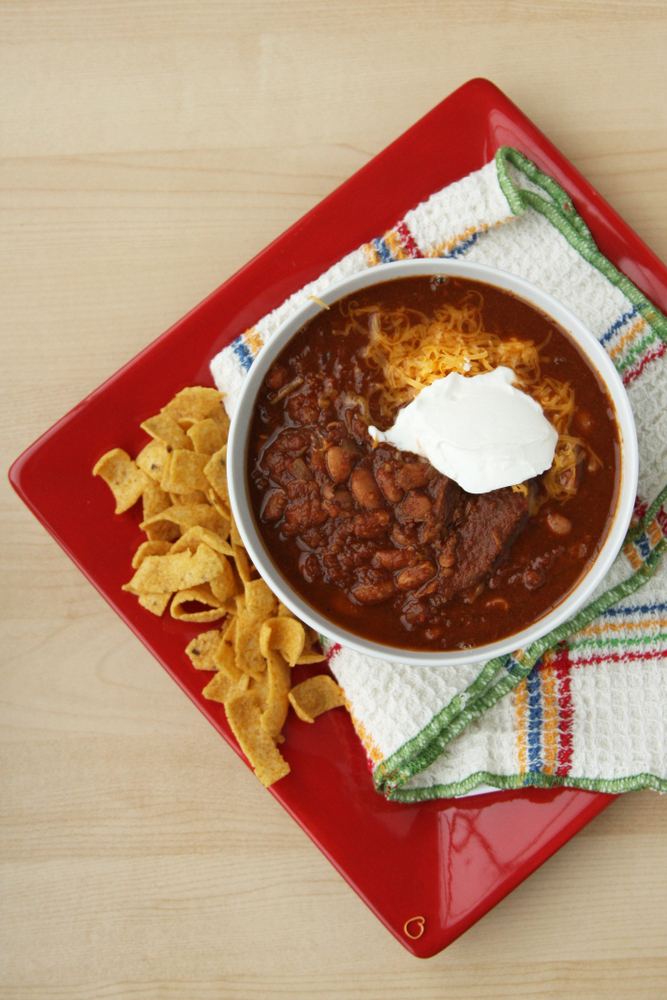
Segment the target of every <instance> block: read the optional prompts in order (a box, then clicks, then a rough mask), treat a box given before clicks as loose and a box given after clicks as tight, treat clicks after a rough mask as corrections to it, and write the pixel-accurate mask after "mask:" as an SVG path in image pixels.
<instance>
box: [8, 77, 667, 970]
mask: <svg viewBox="0 0 667 1000" xmlns="http://www.w3.org/2000/svg"><path fill="white" fill-rule="evenodd" d="M503 145H511V146H514V147H516V148H517V149H519V150H520V151H521V152H522V153H524V154H525V155H526V156H528V157H529V158H530V159H531V160H533V161H534V162H535V163H536V164H537V165H538V166H539V167H540V168H541V169H542V170H544V171H545V172H546V173H549V174H551V176H552V177H554V178H555V179H556V180H557V181H558V182H559V184H561V185H562V186H563V187H564V188H565V189H566V190H567V191H568V193H569V194H570V196H571V198H572V200H573V202H574V205H575V207H576V208H577V211H578V212H579V213H580V214H581V215H582V216H583V218H584V219H585V221H586V223H587V225H588V226H589V228H590V229H591V231H592V233H593V235H594V237H595V239H596V241H597V243H598V246H599V247H600V249H601V250H602V252H603V253H604V254H605V255H606V256H607V257H609V258H610V259H611V260H612V261H613V262H614V264H616V266H617V267H618V268H619V269H620V270H622V271H624V273H625V274H627V275H628V277H629V278H630V279H631V280H632V281H634V282H635V284H637V285H638V286H639V288H641V290H642V291H643V292H644V293H645V294H646V295H647V296H648V297H649V298H650V299H652V300H653V302H654V303H655V304H656V305H657V306H658V307H659V308H661V309H662V310H667V268H665V267H664V265H663V264H662V263H661V262H660V261H659V260H658V259H657V257H655V255H654V254H653V253H652V252H651V251H650V250H649V248H648V247H647V246H646V245H645V244H644V243H643V242H642V241H641V240H640V239H639V237H638V236H637V235H636V234H635V233H634V232H633V231H632V230H631V229H630V228H629V227H628V226H627V225H626V224H625V223H624V222H623V220H622V219H621V218H619V216H618V215H617V214H616V213H615V212H614V211H613V209H612V208H611V207H610V206H609V205H608V204H607V203H606V202H605V201H604V200H603V199H602V198H601V196H600V195H599V194H598V193H597V192H596V191H595V190H594V189H593V188H592V187H591V186H590V184H588V183H587V182H586V181H585V180H584V178H583V177H582V176H581V175H580V174H579V173H578V172H577V171H576V170H575V169H574V167H573V166H572V165H571V164H570V163H569V162H568V161H567V160H566V159H565V157H563V156H562V155H561V154H560V153H559V152H558V150H557V149H556V148H555V147H554V146H553V145H552V144H551V143H550V142H549V141H548V140H547V139H546V137H545V136H544V135H542V133H541V132H539V131H538V129H537V128H535V126H534V125H533V124H532V123H531V122H530V121H529V120H528V119H527V118H526V117H525V116H524V115H523V114H522V113H521V111H519V109H518V108H517V107H516V106H515V105H514V104H512V102H511V101H510V100H508V98H507V97H505V95H504V94H503V93H502V92H501V91H499V90H498V89H497V88H496V87H495V86H494V85H493V84H491V83H489V82H488V81H487V80H471V81H470V82H468V83H466V84H465V85H464V86H463V87H461V88H460V89H459V90H457V91H455V93H453V94H452V95H451V96H450V97H448V98H447V99H446V100H444V101H443V102H442V103H441V104H439V105H438V106H437V107H436V108H434V109H433V111H431V112H429V114H427V115H426V116H425V117H424V118H422V119H421V120H420V121H419V122H417V124H416V125H413V126H412V128H410V129H408V131H407V132H405V133H404V134H403V135H402V136H400V138H398V139H397V140H396V141H395V142H393V143H392V144H391V145H390V146H388V147H387V149H385V150H383V152H381V153H380V154H378V156H376V157H375V158H374V159H373V160H371V162H370V163H368V164H367V165H366V166H365V167H363V168H362V169H361V170H360V171H358V172H357V173H356V174H354V176H352V177H351V178H350V179H349V180H348V181H346V182H345V183H344V184H342V185H341V186H340V187H339V188H338V189H337V190H336V191H334V192H333V193H332V194H330V195H329V196H328V197H327V198H325V199H324V200H323V201H322V202H320V204H319V205H317V206H316V207H315V208H314V209H313V210H312V211H311V212H309V213H308V214H307V215H305V216H304V217H303V218H302V219H301V220H299V222H297V223H296V224H295V225H294V226H292V227H291V228H290V229H288V230H287V232H285V233H284V234H283V235H282V236H280V237H279V238H278V239H277V240H275V242H273V243H272V244H271V245H270V246H268V247H267V248H266V249H265V250H263V251H262V253H260V254H259V255H258V256H257V257H255V258H254V260H252V261H250V262H249V263H248V264H246V266H245V267H243V268H242V269H241V270H240V271H239V272H238V273H237V274H235V275H234V276H233V277H232V278H230V279H229V281H227V282H225V284H224V285H221V287H220V288H218V289H217V290H216V291H215V292H213V293H212V294H211V295H210V296H209V297H208V298H207V299H205V300H204V301H203V302H202V303H200V305H198V306H197V307H196V308H195V309H193V310H192V312H190V313H188V315H187V316H185V317H184V318H183V319H182V320H180V321H179V322H178V323H176V324H175V325H174V326H173V327H172V328H171V329H170V330H168V331H167V332H166V333H165V334H163V335H162V336H161V337H160V338H159V339H158V340H156V341H155V342H154V343H153V344H151V345H150V346H149V347H147V348H146V349H145V350H144V351H143V352H142V353H141V354H139V355H138V356H137V357H136V358H134V359H133V360H132V361H130V362H129V363H128V364H127V365H126V366H125V367H124V368H122V369H121V370H120V371H119V372H117V373H116V374H115V375H114V376H113V377H112V378H110V379H109V380H108V381H107V382H105V383H104V384H103V385H102V386H101V387H100V388H99V389H97V390H96V391H95V392H93V393H92V394H91V395H90V396H88V397H87V398H86V399H84V400H83V401H82V402H81V403H80V404H79V405H78V406H77V407H75V408H74V409H73V410H72V411H71V412H70V413H69V414H67V416H65V417H63V419H62V420H60V421H59V422H58V423H57V424H56V425H55V426H54V427H52V428H51V430H49V431H48V432H47V433H46V434H44V435H43V436H42V437H41V438H40V439H39V440H38V441H37V442H35V444H33V445H32V446H31V447H30V448H29V449H28V450H27V451H26V452H25V453H24V454H23V455H22V456H21V457H20V458H19V459H18V460H17V461H16V462H15V463H14V465H13V467H12V469H11V470H10V480H11V482H12V485H13V486H14V488H15V489H16V491H17V493H18V494H19V496H20V497H21V498H22V499H23V500H24V502H25V503H26V504H27V505H28V507H29V508H30V509H31V510H32V511H33V513H34V514H35V516H36V517H37V518H38V519H39V520H40V521H41V523H42V524H43V525H44V526H45V527H46V529H47V530H48V531H49V532H50V533H51V534H52V535H53V537H54V538H55V539H56V541H57V542H58V543H59V544H60V545H61V546H62V547H63V549H64V550H65V551H66V552H67V554H68V555H69V556H70V558H71V559H73V560H74V562H75V563H76V565H77V566H78V567H79V568H80V569H81V571H82V572H83V573H85V575H86V576H87V577H88V579H89V580H90V581H91V583H92V584H93V585H94V586H95V587H96V588H97V590H98V591H99V592H100V593H101V594H102V596H103V597H104V598H105V599H106V600H107V601H108V603H109V604H110V605H111V606H112V608H114V610H115V611H116V612H117V613H118V614H119V615H120V616H121V618H122V619H123V620H124V621H125V622H126V623H127V624H128V625H129V627H130V628H131V629H132V630H133V631H134V633H135V634H136V635H137V636H138V637H139V638H140V639H141V641H142V642H143V643H144V644H145V645H146V647H147V648H148V649H149V650H150V651H151V652H152V653H153V654H154V655H155V656H156V657H157V659H158V660H159V661H160V662H161V663H162V665H163V666H164V667H165V669H166V670H167V671H168V672H169V674H170V675H171V676H172V677H173V678H174V680H175V681H176V682H177V683H178V684H179V685H180V686H181V687H182V688H183V690H184V691H185V692H186V693H187V694H188V695H189V697H190V698H191V699H192V700H193V701H194V702H195V703H196V704H197V705H198V707H199V708H200V709H201V711H202V712H203V713H204V715H205V716H206V717H207V718H208V719H209V721H210V722H211V723H212V724H213V725H214V726H215V727H216V729H217V730H218V731H219V732H220V733H221V734H222V736H224V738H225V739H226V740H227V741H228V742H229V743H230V744H231V745H232V746H233V747H234V749H235V750H236V751H237V752H239V750H238V746H237V745H236V743H235V741H234V738H233V737H232V735H231V733H230V731H229V729H228V727H227V723H226V720H225V717H224V709H223V707H222V706H221V705H218V704H216V703H215V702H210V701H206V699H204V698H203V697H202V695H201V688H202V686H203V684H202V679H201V675H199V674H198V672H197V671H195V670H193V669H192V667H191V665H190V662H189V660H188V659H187V657H186V656H185V653H184V650H185V646H186V645H187V643H188V642H189V641H190V639H191V638H192V637H193V636H194V635H195V634H197V633H198V631H200V627H199V626H188V625H185V624H183V623H181V622H177V621H175V620H174V619H171V618H169V619H167V618H165V619H158V618H155V617H154V616H152V615H150V614H148V613H146V612H145V611H144V610H143V609H142V608H141V607H139V606H138V604H137V603H136V600H135V599H134V598H133V597H132V596H131V595H129V594H126V593H124V592H123V591H121V589H120V587H121V584H123V583H124V582H125V581H126V580H127V575H128V567H129V566H130V562H131V558H132V554H133V552H134V550H135V548H136V545H137V542H138V540H139V537H140V533H139V531H138V521H139V518H138V515H137V514H136V513H135V512H134V511H130V512H128V513H127V514H125V515H123V516H122V517H119V518H114V516H113V502H112V498H111V496H110V494H109V491H108V489H107V487H106V485H105V484H104V483H103V482H102V481H101V480H99V479H93V477H92V476H91V470H92V468H93V465H94V464H95V462H96V461H97V459H98V458H99V457H100V456H101V455H102V454H103V453H104V452H105V451H107V450H109V449H110V448H113V447H122V448H125V449H126V450H127V451H128V452H130V453H131V454H136V452H137V451H138V450H139V449H140V448H141V447H142V446H143V444H144V443H145V438H144V435H143V433H142V432H141V430H140V429H139V424H140V423H141V421H142V420H144V419H146V418H147V417H149V416H151V414H153V413H155V412H156V411H157V410H158V409H159V408H160V407H161V406H163V405H164V403H165V402H166V401H167V400H168V399H169V398H170V397H171V396H172V395H173V394H174V393H175V392H177V391H178V390H179V389H181V388H183V386H185V385H193V384H204V385H212V381H211V377H210V373H209V369H208V364H209V361H210V359H211V358H212V357H213V355H214V354H215V353H217V351H219V350H220V349H221V348H222V347H223V346H224V345H225V344H228V343H229V342H230V341H231V340H232V339H233V338H234V337H235V336H237V335H238V334H239V333H241V332H242V331H243V330H245V329H246V328H247V327H249V326H251V325H252V324H253V323H254V322H256V321H257V320H258V319H259V318H260V317H261V316H263V315H264V314H265V313H266V312H268V311H270V310H271V309H273V308H275V307H276V306H277V305H279V304H280V303H281V302H282V301H283V300H284V299H285V298H286V297H287V296H288V295H290V294H291V293H292V292H294V291H296V290H297V289H299V288H300V287H301V286H302V285H304V284H305V283H306V282H307V281H310V280H312V279H313V278H315V277H317V276H318V275H319V274H321V273H322V272H323V271H324V270H326V269H327V268H328V267H330V266H331V265H332V264H334V263H335V262H336V261H337V260H339V259H340V258H341V257H342V256H344V255H345V254H347V253H349V252H350V251H352V250H354V249H356V248H357V247H358V246H359V245H361V244H362V243H365V242H367V241H369V240H370V239H372V238H373V237H375V236H380V235H382V233H383V232H384V231H385V230H387V229H389V228H391V227H392V226H393V225H394V224H395V223H396V222H397V221H398V220H399V219H400V218H402V216H403V215H404V214H405V213H406V212H407V211H408V210H409V209H411V208H413V207H415V206H416V205H417V204H418V203H419V202H420V201H423V200H425V199H426V198H428V197H429V195H431V194H432V193H433V192H434V191H437V190H439V189H440V188H443V187H444V186H445V185H447V184H450V183H452V182H453V181H455V180H458V179H460V178H461V177H463V176H465V175H466V174H468V173H470V171H472V170H477V169H479V168H480V167H482V166H483V165H484V164H485V163H487V162H488V160H489V159H490V158H491V157H492V156H493V154H494V153H495V151H496V150H497V149H498V148H499V147H500V146H503ZM56 459H57V461H56ZM44 469H49V475H48V476H45V475H44ZM101 524H104V525H106V526H108V528H109V530H107V531H105V532H103V533H102V534H101V535H100V532H99V527H100V525H101ZM311 672H312V669H311ZM285 734H286V737H287V741H286V743H285V745H284V747H283V748H282V749H283V752H284V754H285V757H286V758H287V760H288V761H289V763H290V765H291V768H292V773H291V774H290V775H288V777H287V778H284V779H283V780H281V781H280V782H278V783H277V784H276V785H275V786H273V787H272V788H271V789H270V791H271V793H272V794H273V795H274V797H275V798H276V799H277V800H278V801H279V802H280V803H281V804H282V805H283V806H284V808H285V809H286V810H287V811H288V812H289V813H290V815H291V816H292V817H293V818H294V819H295V820H296V822H297V823H298V824H299V825H300V826H301V827H302V828H303V829H304V830H305V831H306V833H307V834H308V835H309V836H310V837H311V839H312V840H313V841H314V842H315V843H316V844H317V846H318V847H319V848H320V850H321V851H323V853H324V854H325V855H326V856H327V857H328V858H329V860H330V861H331V863H332V864H333V865H334V866H335V867H336V869H337V870H338V871H339V872H340V873H341V875H342V876H343V878H345V879H346V880H347V882H348V883H349V884H350V885H351V886H352V888H353V889H354V890H355V892H357V893H358V894H359V896H361V898H362V899H363V900H364V901H365V902H366V903H367V904H368V906H369V907H370V908H371V909H372V910H373V912H374V913H375V914H376V915H377V917H378V918H379V919H380V920H381V921H382V922H383V923H384V924H385V926H386V927H387V928H388V929H389V930H390V931H391V933H392V934H394V935H395V937H396V938H397V939H398V940H399V941H400V942H401V944H403V945H404V947H406V948H407V949H408V950H409V951H410V952H411V953H412V954H413V955H417V956H419V957H421V958H427V957H429V956H432V955H435V954H437V952H439V951H441V950H442V949H443V948H445V947H446V946H447V945H448V944H450V943H451V942H452V941H453V940H455V938H457V937H458V936H459V935H460V934H462V933H463V932H464V931H465V930H467V928H468V927H470V926H471V925H472V924H473V923H474V922H475V921H476V920H479V918H480V917H482V916H483V915H484V914H485V913H486V912H488V910H490V909H491V907H493V906H495V904H496V903H498V902H499V901H500V900H501V899H502V898H503V897H504V896H506V895H507V893H509V892H511V890H512V889H514V887H515V886H516V885H518V884H519V882H521V881H522V880H523V879H524V878H526V877H527V876H528V875H530V874H531V873H532V872H533V871H535V869H536V868H537V867H538V866H539V865H541V864H542V863H543V862H544V861H545V860H546V859H547V858H548V857H550V856H551V855H552V854H553V853H554V852H555V851H556V850H558V848H559V847H561V846H562V845H563V844H564V843H565V842H566V841H567V840H569V839H570V838H571V837H572V836H574V834H575V833H577V832H578V831H579V830H580V829H581V828H582V827H583V826H585V824H586V823H588V822H589V821H590V820H591V819H592V818H593V817H594V816H596V815H597V814H598V813H599V812H600V811H601V810H602V809H604V808H605V807H606V806H607V805H608V804H609V803H610V802H611V801H612V797H611V796H606V795H601V794H597V793H590V792H583V791H576V790H572V789H558V790H537V789H524V790H522V791H517V792H505V793H501V792H499V793H493V794H489V795H480V796H473V797H470V798H466V799H463V800H451V799H450V800H442V801H436V802H426V803H419V804H412V805H407V804H399V803H393V802H387V801H385V800H384V799H383V798H381V797H380V796H379V795H377V794H376V792H375V791H374V790H373V785H372V781H371V775H370V772H369V770H368V767H367V762H366V758H365V754H364V751H363V749H362V746H361V744H360V742H359V740H358V739H357V737H356V734H355V733H354V730H353V728H352V725H351V723H350V720H349V717H348V716H347V714H346V713H344V712H330V713H328V714H327V715H325V716H323V717H322V718H321V719H320V720H318V723H317V725H316V726H308V725H307V724H305V723H302V722H301V721H300V720H299V719H297V718H295V717H294V716H293V715H292V716H291V718H290V719H289V720H288V724H287V728H286V730H285Z"/></svg>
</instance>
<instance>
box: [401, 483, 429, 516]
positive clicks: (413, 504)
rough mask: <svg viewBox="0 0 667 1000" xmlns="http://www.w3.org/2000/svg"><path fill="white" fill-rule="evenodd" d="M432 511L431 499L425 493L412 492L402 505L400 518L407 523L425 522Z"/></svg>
mask: <svg viewBox="0 0 667 1000" xmlns="http://www.w3.org/2000/svg"><path fill="white" fill-rule="evenodd" d="M430 510H431V501H430V500H429V498H428V497H427V496H426V495H425V494H424V493H419V492H418V491H417V490H411V491H410V492H409V493H408V494H407V495H406V496H405V498H404V500H403V502H402V503H401V506H400V508H399V511H400V514H399V516H400V517H401V519H404V520H406V521H423V520H424V519H425V518H426V516H427V515H428V513H429V511H430Z"/></svg>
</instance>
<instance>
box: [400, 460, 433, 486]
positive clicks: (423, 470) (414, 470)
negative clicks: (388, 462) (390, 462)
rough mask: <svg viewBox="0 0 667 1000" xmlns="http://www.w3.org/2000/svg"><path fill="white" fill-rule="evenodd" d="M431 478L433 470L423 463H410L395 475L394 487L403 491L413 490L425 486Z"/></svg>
mask: <svg viewBox="0 0 667 1000" xmlns="http://www.w3.org/2000/svg"><path fill="white" fill-rule="evenodd" d="M432 476H433V468H432V466H430V465H427V464H426V463H425V462H411V463H410V465H404V466H402V467H401V468H400V469H399V470H398V472H397V473H396V485H397V486H400V487H401V489H403V490H413V489H416V488H418V487H420V486H426V484H427V483H428V482H429V481H430V479H431V478H432Z"/></svg>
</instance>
